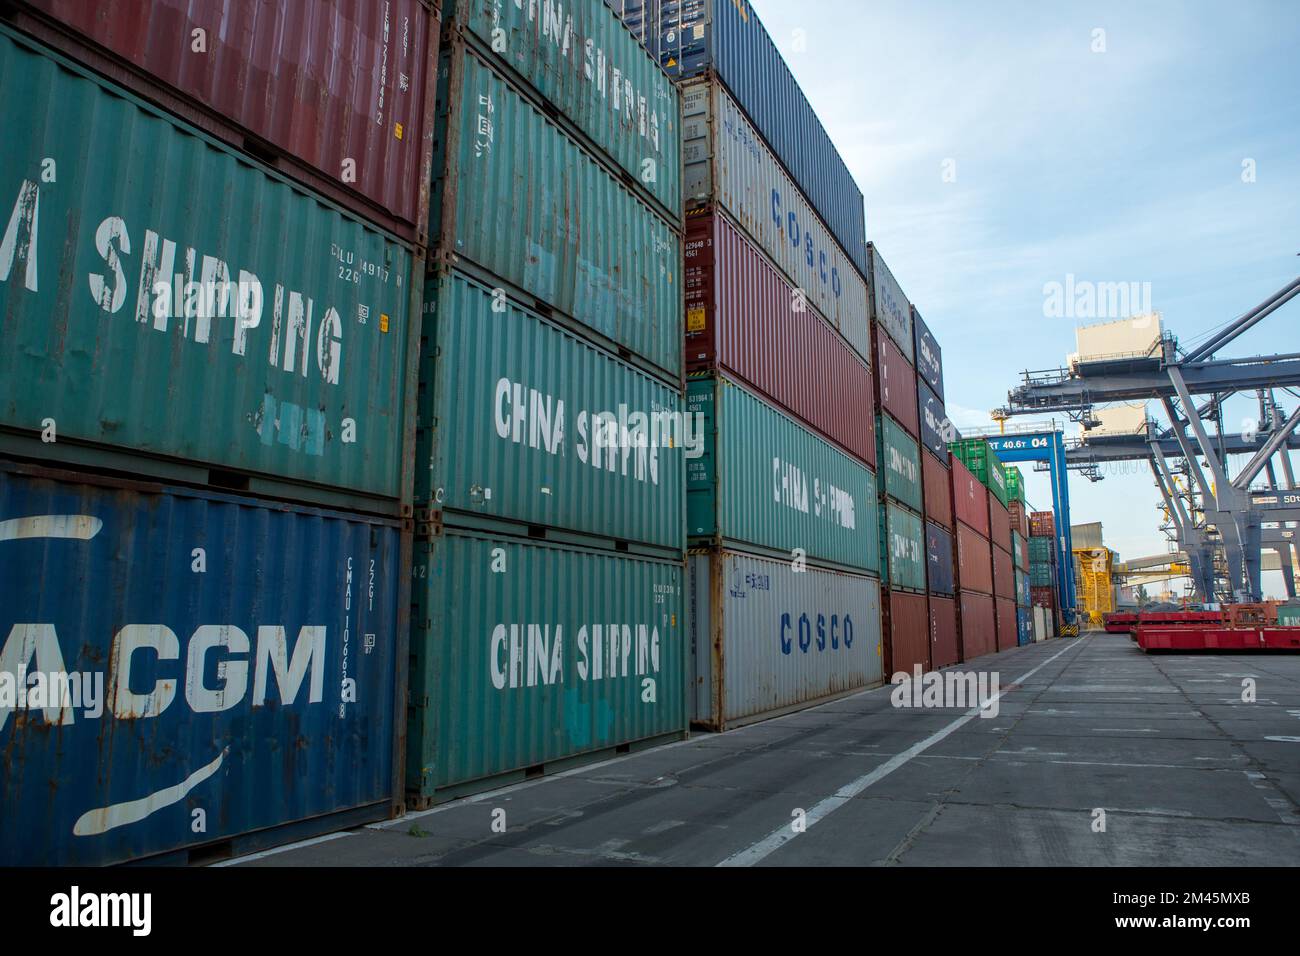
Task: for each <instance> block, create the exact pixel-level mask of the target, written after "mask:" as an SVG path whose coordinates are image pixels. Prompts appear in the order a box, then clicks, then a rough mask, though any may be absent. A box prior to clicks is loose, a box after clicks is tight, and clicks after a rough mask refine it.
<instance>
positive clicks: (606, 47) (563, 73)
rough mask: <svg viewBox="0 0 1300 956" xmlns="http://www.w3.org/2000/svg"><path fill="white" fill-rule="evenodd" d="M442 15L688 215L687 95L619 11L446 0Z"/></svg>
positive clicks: (635, 179) (583, 1)
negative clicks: (684, 189) (685, 182)
mask: <svg viewBox="0 0 1300 956" xmlns="http://www.w3.org/2000/svg"><path fill="white" fill-rule="evenodd" d="M444 16H445V18H446V19H447V20H449V21H454V22H455V23H457V24H459V25H460V26H461V28H462V29H464V30H466V31H467V32H469V33H471V34H472V35H474V36H475V37H477V38H478V40H479V45H480V48H481V49H483V50H484V51H485V52H487V53H490V54H492V55H493V56H495V57H496V58H497V59H498V60H499V61H501V62H504V63H505V64H507V65H508V66H509V67H510V68H511V69H512V70H514V71H515V72H516V73H518V74H519V75H520V76H521V77H522V78H523V79H524V80H525V81H526V82H527V83H528V84H529V85H530V86H531V87H532V88H533V89H534V90H536V91H537V93H539V94H540V95H541V96H543V97H545V98H546V100H547V101H548V102H549V103H551V104H553V105H554V106H555V107H557V108H558V111H559V113H560V115H562V116H563V117H564V118H565V119H567V120H569V121H571V122H572V123H573V124H574V125H575V126H576V128H577V129H578V130H579V131H581V133H582V134H583V135H585V136H586V137H589V138H590V140H591V143H592V145H593V146H594V147H595V148H596V149H597V150H599V151H600V152H601V153H603V154H604V155H606V156H609V157H610V158H611V159H612V160H613V161H614V162H615V163H617V164H618V166H619V168H620V169H621V170H622V172H623V173H624V174H625V175H626V177H627V181H630V182H632V183H634V184H635V185H636V186H637V187H638V188H640V189H643V190H644V191H645V192H646V193H647V194H649V195H650V196H652V197H653V198H654V199H655V200H656V201H657V202H658V203H659V204H660V206H661V207H662V208H661V211H662V212H664V213H665V214H666V215H667V216H668V218H670V219H673V220H677V219H680V218H681V210H682V193H681V184H682V180H681V162H682V159H681V156H682V140H681V116H680V114H681V94H680V92H679V91H678V90H677V88H676V86H675V85H674V84H673V81H672V80H671V79H670V78H669V77H668V75H667V74H666V73H665V72H664V71H663V69H662V67H660V66H659V64H658V62H656V61H655V60H654V59H653V58H652V57H651V56H650V55H649V54H648V53H647V52H646V50H645V49H644V48H643V47H642V46H641V45H640V44H639V43H637V41H636V39H635V38H634V37H633V36H631V34H630V33H629V32H628V30H627V28H626V26H625V25H624V24H623V23H622V22H621V21H620V20H619V18H618V16H617V14H615V13H614V11H612V10H611V9H609V7H608V6H606V5H605V4H603V3H596V2H592V0H579V2H570V3H568V4H561V5H559V6H558V7H557V6H556V5H554V4H545V5H543V4H540V3H537V2H535V0H533V2H529V3H523V2H515V0H448V2H447V4H446V7H445V9H444ZM560 16H562V17H563V22H562V23H561V22H560V20H559V17H560Z"/></svg>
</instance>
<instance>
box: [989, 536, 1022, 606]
mask: <svg viewBox="0 0 1300 956" xmlns="http://www.w3.org/2000/svg"><path fill="white" fill-rule="evenodd" d="M993 595H994V596H995V597H1000V598H1010V599H1011V601H1012V602H1013V603H1014V602H1015V600H1016V566H1015V565H1014V564H1013V563H1012V560H1011V552H1010V551H1003V550H1002V549H1001V548H999V547H998V546H997V545H994V546H993Z"/></svg>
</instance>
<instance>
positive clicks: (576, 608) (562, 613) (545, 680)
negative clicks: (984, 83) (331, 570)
mask: <svg viewBox="0 0 1300 956" xmlns="http://www.w3.org/2000/svg"><path fill="white" fill-rule="evenodd" d="M413 573H414V577H415V580H414V592H413V602H414V605H415V606H414V608H413V609H412V615H411V645H410V647H411V675H410V678H411V696H410V706H409V708H408V712H407V713H408V723H407V752H406V781H407V794H408V797H409V798H410V802H413V803H414V804H416V805H427V804H429V803H434V802H439V801H441V800H445V799H450V798H451V797H453V796H457V795H459V794H461V793H465V792H469V791H472V790H482V789H488V788H490V787H495V786H501V785H503V784H506V783H511V782H514V781H516V780H522V779H523V778H524V776H525V774H526V773H529V772H530V771H533V770H534V768H538V767H543V766H544V765H546V764H550V763H556V762H560V761H565V760H566V759H568V758H573V757H581V756H584V755H588V756H589V755H593V754H599V753H601V752H602V751H603V752H608V751H610V750H611V748H614V747H620V746H623V745H627V744H634V743H636V742H640V741H648V740H653V739H656V738H663V737H664V736H666V735H681V734H683V733H684V732H685V729H686V702H685V687H686V672H685V662H686V656H685V653H684V644H685V638H684V635H685V633H686V629H685V627H684V626H683V622H682V607H683V599H682V585H683V565H682V562H681V561H660V560H653V559H649V558H637V557H630V556H623V555H614V554H611V553H608V552H601V553H597V552H592V551H584V550H581V549H577V548H571V547H565V546H560V545H553V544H542V543H538V542H530V541H526V540H520V539H511V538H494V537H489V536H485V535H477V534H465V533H460V532H449V533H446V534H443V535H440V536H438V537H435V538H433V539H432V540H431V541H426V542H424V543H419V542H417V544H416V554H415V564H414V568H413Z"/></svg>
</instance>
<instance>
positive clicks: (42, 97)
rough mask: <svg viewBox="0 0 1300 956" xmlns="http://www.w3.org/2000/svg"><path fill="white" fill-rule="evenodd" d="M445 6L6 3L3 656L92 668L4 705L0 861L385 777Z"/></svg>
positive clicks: (207, 839)
mask: <svg viewBox="0 0 1300 956" xmlns="http://www.w3.org/2000/svg"><path fill="white" fill-rule="evenodd" d="M254 17H256V18H257V22H256V29H254V24H253V19H254ZM124 23H129V24H130V25H131V29H122V28H121V27H122V25H123V24H124ZM438 32H439V22H438V15H437V12H436V10H434V9H432V8H431V7H429V6H428V5H427V4H424V3H421V2H419V0H399V2H395V3H392V4H385V5H376V4H371V3H367V2H364V0H304V2H303V3H301V4H299V5H298V8H296V9H295V10H294V11H293V13H292V14H290V13H289V12H286V11H284V10H281V9H278V8H277V7H275V6H274V5H256V6H255V5H253V4H229V3H221V2H217V0H157V2H154V3H152V4H137V3H126V2H104V3H98V4H86V3H76V2H72V0H30V2H17V3H13V4H8V5H6V12H5V22H4V24H3V25H2V26H0V85H3V88H4V91H5V98H4V106H3V107H0V110H2V115H3V125H4V127H5V128H6V129H7V130H10V131H24V135H23V136H17V137H15V136H11V137H10V140H9V142H8V143H7V144H6V148H5V149H4V150H2V151H0V188H2V189H3V190H4V191H5V192H6V194H7V195H8V196H9V200H8V202H9V203H10V205H9V206H7V207H6V208H11V209H12V210H13V213H12V215H11V216H10V217H8V222H9V224H10V225H9V230H10V231H9V232H8V233H7V234H6V237H5V242H4V253H3V255H5V256H7V257H8V258H6V259H5V265H4V267H3V268H4V276H5V277H6V280H5V281H3V282H0V314H3V315H4V316H5V317H6V319H5V322H4V325H3V331H2V332H0V409H2V410H3V413H2V417H0V429H2V430H3V431H2V435H3V437H2V439H0V456H2V460H0V522H3V523H13V522H15V521H17V522H18V523H19V524H20V526H21V527H22V528H23V529H24V531H23V533H22V534H20V535H19V536H18V537H17V538H15V539H13V540H10V541H9V542H8V543H6V544H5V546H4V549H3V553H2V554H0V593H3V594H4V595H6V600H5V602H4V614H5V620H3V621H0V640H5V635H8V636H9V637H8V641H7V643H5V644H4V645H3V646H2V647H0V658H2V659H3V660H4V661H5V662H6V664H10V663H12V664H14V665H15V666H16V667H19V668H22V669H24V670H27V669H30V670H32V671H36V670H40V671H42V672H51V673H60V674H66V675H69V676H70V677H71V676H76V677H78V678H79V679H80V678H82V677H84V678H85V679H86V680H94V679H96V678H99V679H102V680H103V684H104V686H106V687H110V688H112V687H116V688H117V692H116V693H114V694H110V696H109V698H108V700H107V701H106V710H105V712H104V713H103V715H102V716H101V717H98V718H97V719H96V718H91V717H89V716H87V715H86V714H83V713H81V712H77V711H76V709H75V707H64V708H54V709H53V710H45V711H43V712H42V711H40V710H27V711H24V712H21V713H12V714H11V713H9V712H8V711H0V750H3V751H4V753H5V755H6V756H5V775H6V780H5V786H4V787H3V788H0V791H2V793H0V818H3V819H5V820H22V821H23V826H22V827H7V828H5V831H4V835H3V836H2V837H0V859H4V860H5V861H6V862H8V863H12V864H46V865H48V864H105V863H116V862H122V861H127V860H135V859H141V858H151V859H155V860H162V859H166V860H171V861H179V862H185V861H187V860H194V859H200V858H203V857H205V856H206V855H208V854H220V853H230V852H238V851H239V850H240V849H242V848H245V847H250V846H255V845H259V844H263V843H265V842H270V841H274V840H276V839H284V838H285V837H284V834H286V833H288V832H293V833H294V834H295V835H309V834H310V833H312V832H320V831H324V830H329V829H335V828H337V827H339V826H342V825H351V824H354V823H359V822H364V821H366V820H374V819H380V818H383V817H386V816H388V815H390V814H391V813H392V812H393V811H394V810H395V809H396V808H398V807H400V805H401V802H402V797H403V794H402V787H401V779H400V774H401V769H400V768H401V762H402V751H401V746H402V734H401V733H400V726H401V722H402V720H403V719H404V715H405V689H406V683H405V665H406V660H407V646H406V643H405V635H406V630H407V613H408V610H407V609H408V608H409V604H410V601H409V587H410V585H409V582H410V580H411V575H410V559H411V546H412V545H411V522H410V518H411V514H412V497H411V496H412V486H413V474H412V470H413V468H412V466H413V460H414V454H413V447H412V443H413V441H414V427H413V425H414V421H413V405H414V396H415V376H414V372H415V360H416V347H417V345H418V341H419V339H418V336H419V324H420V311H421V296H422V293H423V282H422V281H421V278H422V275H423V272H424V252H425V241H426V230H427V211H426V208H425V207H426V200H427V196H428V176H429V170H430V163H431V156H432V136H431V124H430V122H429V118H430V117H431V115H432V111H433V101H434V69H433V58H434V56H435V53H436V47H437V39H438ZM267 38H275V39H274V43H280V44H283V45H284V49H277V50H268V49H267V48H266V46H265V44H264V41H265V40H266V39H267ZM255 40H256V44H255ZM255 46H256V48H255ZM379 62H384V63H387V64H389V66H390V68H389V69H388V71H386V72H384V73H380V72H378V71H374V70H372V69H369V68H368V67H363V64H373V63H379ZM106 77H111V79H108V78H106ZM375 102H382V103H384V104H385V107H384V109H383V110H382V112H380V113H378V114H376V113H375V111H374V110H373V104H374V103H375ZM55 118H57V121H55ZM326 123H328V126H329V128H330V130H331V135H329V136H319V137H318V136H316V135H314V134H315V131H316V129H317V127H318V125H321V126H323V125H324V124H326ZM304 129H305V130H310V131H311V132H312V134H313V135H310V136H303V135H302V132H301V131H302V130H304ZM88 142H94V143H95V148H94V149H88V148H87V143H88ZM38 237H39V238H38ZM88 622H89V623H88ZM24 629H26V630H24ZM23 633H27V634H29V635H39V636H38V638H37V639H36V640H29V639H28V638H24V637H22V636H21V635H22V634H23ZM15 634H18V635H20V637H19V640H18V642H17V643H15V641H14V638H13V635H15ZM51 722H53V723H57V724H58V725H59V727H58V735H57V741H58V744H57V746H55V745H54V744H53V743H52V740H53V739H54V738H52V737H51V735H50V733H49V732H48V724H49V723H51ZM286 741H292V742H293V745H292V746H285V742H286ZM182 783H183V784H184V789H185V791H186V796H185V799H183V800H182V799H179V798H178V799H177V800H176V801H174V802H171V803H167V802H165V801H160V800H156V799H154V798H150V800H149V801H145V800H143V799H142V798H143V797H145V796H146V795H148V794H150V793H153V794H155V796H157V795H158V794H165V793H167V792H170V790H174V789H176V788H177V787H178V786H179V785H181V784H182ZM146 804H147V805H146ZM124 807H125V808H128V810H127V811H126V812H124V811H123V808H124ZM124 817H131V818H132V819H131V820H130V822H126V820H125V819H124Z"/></svg>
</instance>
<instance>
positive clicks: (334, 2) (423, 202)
mask: <svg viewBox="0 0 1300 956" xmlns="http://www.w3.org/2000/svg"><path fill="white" fill-rule="evenodd" d="M19 2H20V3H26V4H27V5H29V6H30V7H33V8H35V9H37V10H39V11H41V12H42V13H44V14H45V15H46V16H48V17H50V18H52V19H54V20H56V21H58V22H60V23H62V24H64V25H65V26H66V27H68V28H70V29H71V30H73V31H76V32H77V33H79V34H81V35H82V36H83V37H85V38H88V39H89V40H91V41H93V42H94V43H96V44H98V45H99V46H100V47H103V48H104V49H105V50H107V51H109V52H110V53H112V54H114V55H115V56H116V57H120V58H121V60H123V61H126V62H127V63H129V64H131V67H132V68H133V69H123V68H121V67H118V66H117V65H116V61H113V60H110V59H108V58H106V57H104V58H100V57H96V56H95V55H94V54H93V53H91V54H90V55H89V56H86V55H85V54H86V52H87V51H81V50H75V51H74V50H72V49H71V47H70V46H69V44H68V43H67V41H66V40H65V39H64V38H62V37H60V36H59V35H58V34H57V33H52V32H50V31H49V30H39V29H38V30H37V32H38V35H39V36H40V37H41V39H43V40H47V41H48V42H52V43H54V44H55V45H56V46H58V47H59V48H61V49H64V50H66V51H68V52H70V53H73V55H74V56H75V58H76V59H78V60H81V61H83V62H87V63H88V64H89V65H90V66H92V67H94V68H96V69H97V70H99V71H100V72H103V73H106V74H107V75H109V76H111V77H112V78H113V79H114V80H117V81H119V82H122V83H123V84H125V85H126V86H127V87H129V88H130V89H131V90H132V91H133V92H135V93H137V94H139V95H141V96H145V97H148V98H149V99H152V100H154V101H155V102H157V103H159V104H160V105H161V106H163V107H165V108H167V109H169V110H171V111H172V112H175V113H177V115H179V116H181V117H183V118H184V119H185V120H186V121H188V122H191V123H193V124H194V125H196V126H200V127H202V128H204V129H206V130H208V131H209V132H211V133H213V134H215V135H217V136H219V137H220V138H222V139H223V140H225V141H226V142H227V143H229V144H231V145H233V146H235V147H237V148H240V149H243V148H245V145H246V143H245V140H247V148H248V149H250V151H252V152H253V153H254V154H256V155H259V156H262V157H264V158H265V159H266V160H267V161H268V162H272V163H274V164H275V165H276V166H277V167H278V168H280V169H281V170H283V171H285V172H287V173H289V174H290V175H293V176H295V178H300V179H303V180H304V181H306V182H307V184H308V185H310V186H311V187H312V188H314V189H316V190H318V191H321V192H326V193H328V194H329V195H330V196H331V197H332V198H334V199H336V200H339V201H343V202H346V203H347V204H348V205H350V206H351V207H352V208H355V209H359V210H364V212H363V214H364V215H365V216H366V217H367V218H369V219H373V220H374V221H376V222H378V223H380V224H381V225H383V226H384V227H385V228H387V229H389V231H391V232H394V233H395V234H397V235H399V236H401V237H402V238H403V239H404V240H407V241H409V242H412V243H415V244H418V245H423V244H424V242H425V241H426V233H427V224H428V205H429V169H430V160H431V156H432V141H433V102H434V84H435V76H434V74H435V69H436V64H437V62H438V60H437V51H438V12H437V10H436V9H434V6H433V5H431V4H429V3H427V2H423V0H390V2H387V3H374V2H372V0H299V2H297V3H295V4H293V5H292V7H290V6H286V5H284V4H278V3H265V2H259V0H149V2H141V0H95V2H94V3H87V2H85V0H19ZM22 25H23V26H25V27H26V26H29V24H28V23H27V22H26V21H22ZM196 31H202V32H201V34H197V35H196ZM101 60H102V62H101ZM146 78H147V79H146ZM156 84H163V88H159V87H158V86H156ZM168 87H169V88H170V90H168V89H166V88H168ZM6 89H7V91H8V93H9V95H12V93H13V92H14V91H13V89H12V88H10V87H6ZM173 91H174V92H173ZM28 128H35V127H28ZM244 134H249V135H244ZM114 138H115V137H109V138H108V139H109V140H110V141H111V140H113V139H114ZM258 141H260V143H259V142H258ZM286 159H287V160H288V162H284V160H286ZM60 165H62V164H60ZM154 165H155V168H157V169H170V168H171V167H167V166H163V165H162V164H161V163H160V162H155V164H154ZM182 178H183V179H185V180H186V181H192V180H190V179H189V178H188V177H182ZM211 192H212V193H215V192H217V191H216V190H211ZM233 234H237V232H236V231H233V230H232V235H233ZM169 238H173V237H169ZM174 238H177V239H179V238H180V237H174ZM182 248H184V247H183V246H182ZM342 248H344V249H347V248H348V247H347V246H342Z"/></svg>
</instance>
